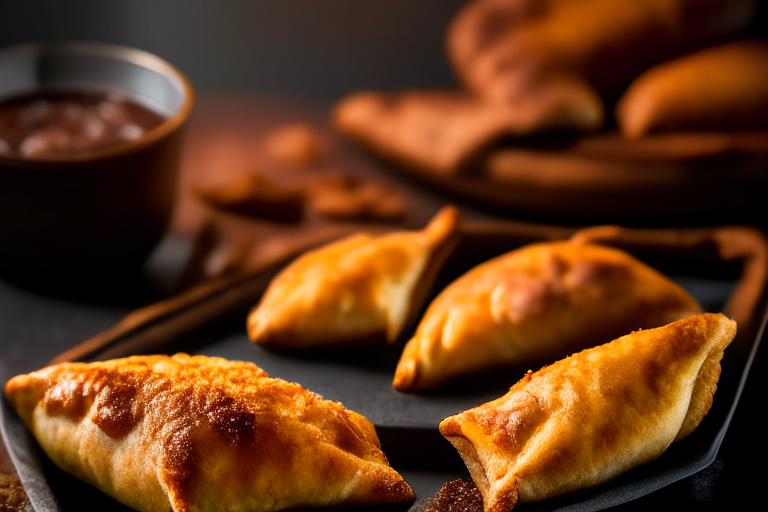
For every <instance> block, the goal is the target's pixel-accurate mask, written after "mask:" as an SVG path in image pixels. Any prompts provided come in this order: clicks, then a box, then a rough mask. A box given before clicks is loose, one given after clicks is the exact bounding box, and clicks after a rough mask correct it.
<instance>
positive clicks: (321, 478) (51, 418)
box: [5, 354, 414, 512]
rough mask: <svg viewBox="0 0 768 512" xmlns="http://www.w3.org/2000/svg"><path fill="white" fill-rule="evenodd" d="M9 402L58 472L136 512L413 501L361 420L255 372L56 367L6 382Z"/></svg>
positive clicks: (133, 361) (230, 365)
mask: <svg viewBox="0 0 768 512" xmlns="http://www.w3.org/2000/svg"><path fill="white" fill-rule="evenodd" d="M5 395H6V397H7V398H8V400H9V402H10V403H11V404H12V405H13V407H14V409H16V411H17V412H18V414H19V415H20V416H21V418H22V419H23V420H24V422H25V423H26V425H27V426H28V427H29V429H30V430H31V431H32V433H33V434H34V436H35V438H36V439H37V441H38V443H39V444H40V446H41V447H42V449H43V451H44V452H45V453H46V454H47V455H48V457H50V459H51V460H52V461H53V462H54V463H55V464H56V465H57V466H59V467H60V468H61V469H62V470H64V471H66V472H68V473H71V474H73V475H74V476H76V477H78V478H80V479H81V480H84V481H85V482H88V483H89V484H91V485H93V486H95V487H97V488H98V489H100V490H102V491H103V492H105V493H106V494H109V495H110V496H112V497H113V498H115V499H117V500H118V501H120V502H122V503H124V504H126V505H128V506H130V507H132V508H135V509H136V510H139V511H141V512H167V511H169V510H173V511H174V512H192V511H200V510H205V511H233V512H234V511H238V510H249V511H256V512H258V511H273V510H282V509H287V508H297V507H329V506H339V505H368V504H375V503H389V502H399V501H408V500H411V499H413V497H414V494H413V492H412V491H411V489H410V487H409V486H408V484H407V483H406V482H405V481H404V480H403V479H402V477H400V475H398V474H397V472H395V471H394V470H393V469H392V468H390V467H389V465H388V463H387V459H386V457H385V456H384V454H383V453H382V452H381V449H380V445H379V440H378V437H377V436H376V431H375V429H374V427H373V425H372V424H371V423H370V422H368V420H366V419H365V418H364V417H362V416H360V415H359V414H357V413H354V412H352V411H349V410H347V409H345V408H344V407H343V406H342V405H341V404H339V403H336V402H331V401H328V400H323V399H322V397H320V396H319V395H317V394H315V393H312V392H310V391H307V390H305V389H303V388H302V387H301V386H299V385H298V384H292V383H288V382H285V381H283V380H280V379H272V378H269V376H268V375H267V374H266V373H265V372H264V371H263V370H261V369H260V368H258V367H257V366H255V365H254V364H252V363H244V362H237V361H231V362H230V361H227V360H224V359H220V358H213V357H210V358H209V357H204V356H193V357H191V356H188V355H186V354H177V355H175V356H172V357H168V356H135V357H129V358H126V359H116V360H112V361H106V362H99V363H90V364H85V363H63V364H59V365H55V366H50V367H48V368H44V369H42V370H40V371H37V372H34V373H31V374H29V375H20V376H17V377H15V378H13V379H11V380H10V381H9V382H8V383H7V384H6V387H5Z"/></svg>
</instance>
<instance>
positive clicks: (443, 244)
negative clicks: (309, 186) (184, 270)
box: [248, 207, 459, 348]
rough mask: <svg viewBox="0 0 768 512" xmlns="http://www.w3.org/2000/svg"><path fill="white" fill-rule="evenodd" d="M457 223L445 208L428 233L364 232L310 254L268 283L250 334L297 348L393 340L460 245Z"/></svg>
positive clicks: (453, 212)
mask: <svg viewBox="0 0 768 512" xmlns="http://www.w3.org/2000/svg"><path fill="white" fill-rule="evenodd" d="M458 219H459V216H458V211H457V210H456V209H455V208H453V207H446V208H444V209H443V210H442V211H440V212H439V213H438V214H437V215H436V216H435V218H434V219H433V220H432V221H431V222H430V224H429V225H428V226H427V227H426V229H424V230H423V231H415V232H398V233H391V234H389V235H384V236H380V237H373V236H369V235H365V234H359V235H355V236H352V237H350V238H346V239H344V240H341V241H339V242H335V243H332V244H329V245H327V246H325V247H322V248H320V249H318V250H315V251H311V252H308V253H306V254H305V255H303V256H302V257H300V258H299V259H297V260H296V261H295V262H293V263H292V264H290V265H289V266H288V267H286V268H285V270H283V271H282V272H281V273H280V274H279V275H278V276H277V277H276V278H275V279H274V280H273V281H272V282H271V283H270V285H269V288H268V289H267V291H266V292H265V294H264V297H263V298H262V300H261V302H260V303H259V304H258V306H256V307H255V308H254V309H253V310H252V311H251V313H250V314H249V316H248V335H249V336H250V338H251V340H253V341H254V342H256V343H261V344H264V345H271V346H280V347H291V348H308V347H316V346H329V345H350V344H355V343H358V344H360V343H366V344H368V343H377V342H385V341H386V342H390V343H391V342H394V341H395V339H396V338H397V336H398V334H399V333H400V331H401V330H402V328H403V326H404V325H405V324H406V323H407V321H408V320H409V318H411V316H412V315H413V314H414V312H415V311H416V310H418V308H419V305H420V304H421V302H422V301H423V300H424V296H425V295H426V292H427V291H428V289H429V287H430V286H431V284H432V281H433V280H434V278H435V277H436V275H437V272H438V271H439V269H440V267H442V264H443V263H444V260H445V259H446V257H447V256H448V255H449V254H450V252H451V251H452V250H453V248H454V247H455V244H456V241H457V237H458V235H457V231H456V229H457V226H458Z"/></svg>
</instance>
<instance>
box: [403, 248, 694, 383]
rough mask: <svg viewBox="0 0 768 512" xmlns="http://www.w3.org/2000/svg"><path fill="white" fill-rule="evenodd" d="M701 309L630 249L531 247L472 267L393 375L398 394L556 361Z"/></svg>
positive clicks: (432, 309)
mask: <svg viewBox="0 0 768 512" xmlns="http://www.w3.org/2000/svg"><path fill="white" fill-rule="evenodd" d="M700 312H701V307H700V306H699V305H698V303H697V302H696V301H695V300H694V299H693V298H692V297H691V296H690V295H689V294H688V293H687V292H686V291H685V290H683V289H682V288H681V287H680V286H678V285H677V284H675V283H673V282H672V281H670V280H669V279H668V278H666V277H664V276H663V275H662V274H660V273H659V272H657V271H655V270H653V269H652V268H650V267H648V266H647V265H645V264H643V263H641V262H640V261H638V260H636V259H634V258H632V257H631V256H629V255H628V254H626V253H624V252H623V251H619V250H617V249H612V248H608V247H601V246H598V245H589V244H584V243H579V242H575V241H566V242H547V243H539V244H533V245H530V246H527V247H524V248H521V249H518V250H515V251H512V252H510V253H507V254H505V255H502V256H500V257H498V258H495V259H493V260H491V261H488V262H486V263H484V264H482V265H479V266H477V267H475V268H474V269H472V270H470V271H469V272H467V273H466V274H465V275H463V276H462V277H460V278H459V279H457V280H456V281H454V282H453V283H452V284H451V285H449V286H448V287H447V288H446V289H445V290H443V291H442V292H441V293H440V295H438V296H437V298H435V300H434V301H433V302H432V304H430V306H429V308H428V309H427V312H426V313H425V315H424V318H423V319H422V320H421V322H420V324H419V326H418V328H417V329H416V333H415V334H414V336H413V338H411V340H410V341H408V343H407V345H406V346H405V349H404V351H403V354H402V356H401V358H400V362H399V364H398V366H397V370H396V372H395V378H394V387H395V389H397V390H399V391H419V390H425V389H430V388H434V387H437V386H440V385H442V384H444V383H446V382H447V381H449V380H450V379H452V378H454V377H457V376H460V375H464V374H469V373H474V372H479V371H483V370H488V369H492V368H495V367H501V366H509V365H527V364H531V363H535V362H543V361H552V360H555V359H558V358H560V357H563V356H564V355H567V354H569V353H571V352H574V351H576V350H581V349H584V348H587V347H590V346H594V345H596V344H599V343H604V342H606V341H609V340H611V339H613V338H615V337H618V336H621V335H622V334H626V333H628V332H631V331H632V330H635V329H647V328H653V327H659V326H661V325H665V324H667V323H669V322H672V321H674V320H678V319H680V318H684V317H686V316H690V315H693V314H697V313H700Z"/></svg>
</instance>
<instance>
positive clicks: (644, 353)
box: [440, 313, 736, 512]
mask: <svg viewBox="0 0 768 512" xmlns="http://www.w3.org/2000/svg"><path fill="white" fill-rule="evenodd" d="M735 335H736V322H734V321H733V320H730V319H728V318H727V317H725V316H724V315H721V314H709V313H707V314H703V315H698V316H693V317H690V318H687V319H684V320H680V321H678V322H675V323H672V324H670V325H667V326H665V327H660V328H657V329H651V330H643V331H637V332H634V333H632V334H629V335H626V336H623V337H621V338H619V339H617V340H615V341H612V342H610V343H607V344H605V345H601V346H599V347H595V348H592V349H588V350H584V351H583V352H579V353H578V354H575V355H573V356H570V357H568V358H566V359H563V360H561V361H558V362H556V363H554V364H553V365H551V366H546V367H544V368H542V369H541V370H539V371H538V372H536V373H530V372H529V373H528V374H526V375H525V377H523V379H522V380H520V382H518V383H517V384H515V385H514V386H513V387H512V388H511V389H510V390H509V393H507V394H506V395H505V396H503V397H501V398H499V399H497V400H494V401H492V402H488V403H487V404H484V405H481V406H479V407H476V408H474V409H470V410H468V411H465V412H462V413H460V414H458V415H455V416H451V417H449V418H446V419H445V420H443V421H442V422H441V423H440V432H441V433H442V434H443V435H444V436H445V437H446V438H447V439H448V440H449V441H450V442H451V443H452V444H453V445H454V447H455V448H456V449H457V450H458V451H459V454H461V457H462V458H463V459H464V462H465V463H466V465H467V468H468V469H469V472H470V474H471V475H472V478H473V479H474V481H475V483H476V484H477V486H478V488H479V489H480V492H481V493H482V495H483V501H484V505H485V512H507V511H509V510H510V509H511V508H513V507H514V506H515V505H516V504H517V503H524V502H532V501H542V500H546V499H550V498H554V497H557V496H560V495H562V494H565V493H568V492H572V491H577V490H582V489H589V488H591V487H594V486H597V485H600V484H602V483H604V482H607V481H609V480H611V479H613V478H615V477H617V476H619V475H620V474H622V473H624V472H626V471H629V470H630V469H632V468H634V467H636V466H639V465H641V464H645V463H647V462H650V461H652V460H654V459H655V458H657V457H658V456H660V455H661V454H662V453H664V451H665V450H666V449H667V448H668V447H669V446H670V444H672V442H674V441H679V440H681V439H683V438H685V437H686V436H687V435H688V434H690V433H691V432H692V431H693V430H694V429H695V428H696V427H697V426H698V425H699V423H700V422H701V420H702V419H703V418H704V416H705V415H706V413H707V412H708V411H709V408H710V407H711V405H712V399H713V395H714V393H715V390H716V389H717V381H718V379H719V377H720V360H721V358H722V357H723V350H724V349H725V348H726V347H727V346H728V344H729V343H730V342H731V341H732V340H733V338H734V336H735Z"/></svg>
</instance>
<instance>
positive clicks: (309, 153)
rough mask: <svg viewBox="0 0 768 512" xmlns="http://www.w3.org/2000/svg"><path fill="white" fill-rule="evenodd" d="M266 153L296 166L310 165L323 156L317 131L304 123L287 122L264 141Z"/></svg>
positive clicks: (281, 161) (276, 159) (305, 166)
mask: <svg viewBox="0 0 768 512" xmlns="http://www.w3.org/2000/svg"><path fill="white" fill-rule="evenodd" d="M265 149H266V152H267V155H269V157H270V158H272V159H273V160H275V161H277V162H280V163H283V164H287V165H293V166H296V167H302V168H307V167H312V166H314V165H317V164H318V163H320V162H321V161H322V160H323V158H324V156H325V153H326V151H325V148H324V147H323V144H322V142H321V140H320V137H319V136H318V134H317V131H316V130H315V129H314V128H312V127H311V126H310V125H308V124H305V123H296V124H289V125H286V126H283V127H281V128H278V129H276V130H274V131H273V132H271V133H270V134H269V135H268V136H267V139H266V141H265Z"/></svg>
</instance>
